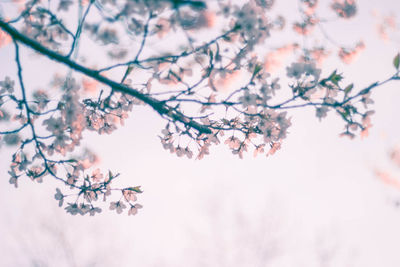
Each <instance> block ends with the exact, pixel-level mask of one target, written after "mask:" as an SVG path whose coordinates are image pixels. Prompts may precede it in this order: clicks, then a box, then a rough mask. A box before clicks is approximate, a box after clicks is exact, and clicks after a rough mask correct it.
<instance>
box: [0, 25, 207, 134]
mask: <svg viewBox="0 0 400 267" xmlns="http://www.w3.org/2000/svg"><path fill="white" fill-rule="evenodd" d="M0 28H1V29H3V30H4V31H5V32H7V33H8V34H9V35H10V36H11V37H12V38H13V39H14V40H16V41H18V42H20V43H23V44H24V45H26V46H28V47H30V48H31V49H33V50H35V51H37V52H39V53H40V54H42V55H45V56H47V57H48V58H50V59H51V60H54V61H57V62H59V63H62V64H64V65H66V66H68V67H70V68H71V69H73V70H75V71H77V72H80V73H82V74H84V75H86V76H88V77H91V78H93V79H95V80H97V81H98V82H100V83H102V84H105V85H107V86H109V87H111V88H112V89H113V90H114V91H117V92H121V93H124V94H128V95H131V96H133V97H135V98H137V99H139V100H141V101H143V102H144V103H146V104H148V105H149V106H151V107H152V108H153V109H154V110H155V111H157V112H158V113H159V114H160V115H161V116H166V117H169V118H171V119H172V120H174V121H179V122H181V123H183V124H184V125H186V126H187V127H191V128H194V129H196V130H197V131H199V132H200V133H205V134H210V133H211V130H210V128H209V127H208V126H206V125H203V124H200V123H198V122H196V121H194V120H192V119H190V118H188V117H187V116H185V115H184V114H183V113H181V112H180V111H178V110H176V109H174V108H171V107H170V106H168V105H166V104H165V103H164V102H162V101H160V100H157V99H155V98H153V97H150V96H148V95H145V94H143V93H141V92H139V91H137V90H135V89H133V88H130V87H128V86H126V85H124V84H120V83H117V82H115V81H113V80H110V79H108V78H106V77H104V76H103V75H101V74H99V72H98V71H95V70H92V69H89V68H87V67H85V66H82V65H80V64H78V63H77V62H75V61H73V60H71V59H69V58H68V57H65V56H63V55H61V54H59V53H56V52H54V51H52V50H50V49H48V48H46V47H44V46H43V45H41V44H40V43H38V42H37V41H35V40H32V39H31V38H29V37H27V36H26V35H24V34H22V33H20V32H19V31H18V30H16V29H15V28H14V27H12V26H11V25H9V24H8V23H7V22H5V21H4V20H2V19H0Z"/></svg>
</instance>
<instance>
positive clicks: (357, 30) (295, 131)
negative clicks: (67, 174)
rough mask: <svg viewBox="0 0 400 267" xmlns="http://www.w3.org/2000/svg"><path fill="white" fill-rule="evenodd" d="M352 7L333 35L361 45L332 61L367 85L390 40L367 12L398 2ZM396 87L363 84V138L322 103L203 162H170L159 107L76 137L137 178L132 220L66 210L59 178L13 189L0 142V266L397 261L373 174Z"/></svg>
mask: <svg viewBox="0 0 400 267" xmlns="http://www.w3.org/2000/svg"><path fill="white" fill-rule="evenodd" d="M277 2H280V1H277ZM322 3H324V1H322ZM359 3H360V10H359V15H358V17H357V18H355V19H354V22H353V24H351V27H345V28H340V27H339V28H334V29H332V31H334V36H335V37H336V36H337V38H342V39H343V40H346V38H354V35H357V34H359V35H360V36H362V37H363V39H364V40H365V41H366V44H367V48H366V50H365V51H364V52H363V54H362V55H361V56H360V58H359V59H358V61H357V62H356V63H355V64H353V65H351V66H343V65H342V66H340V71H341V72H344V75H345V77H346V79H347V80H348V81H354V82H355V85H356V86H367V85H369V84H371V83H372V82H375V81H377V80H383V79H384V78H386V77H388V76H389V75H390V74H392V73H393V72H394V68H393V66H392V59H393V57H394V55H395V54H396V53H397V52H398V51H399V49H400V47H399V44H398V43H397V44H394V43H389V44H385V43H384V42H383V41H381V40H378V35H377V33H376V31H375V28H374V27H375V26H374V25H375V24H376V19H375V18H372V17H371V15H370V14H371V10H372V8H376V9H377V10H380V11H381V12H382V13H383V14H389V13H390V11H391V10H392V11H393V10H400V3H399V2H397V1H388V0H387V1H359ZM378 3H379V4H378ZM23 55H26V57H28V58H29V56H28V54H27V53H25V54H23ZM13 57H14V50H13V46H7V47H4V48H1V49H0V69H1V72H0V80H2V79H3V78H4V76H6V75H15V74H13V73H15V69H16V67H15V64H14V62H13V61H12V59H13ZM30 57H31V58H33V60H32V61H34V60H38V56H30ZM25 60H27V59H25ZM44 62H46V64H47V63H48V64H52V63H49V61H44ZM33 64H34V63H29V64H28V63H27V65H26V68H24V72H25V73H26V74H25V75H26V76H27V80H29V81H31V84H41V82H42V81H41V79H42V78H40V75H43V76H44V78H46V77H45V75H46V73H45V72H44V71H43V69H38V68H36V69H35V68H33V66H35V65H33ZM336 64H337V62H336V61H335V60H332V61H331V62H329V64H328V65H326V66H325V69H327V72H330V71H331V70H333V69H335V68H337V67H338V66H337V65H336ZM49 66H50V65H49ZM35 76H36V77H35ZM38 77H39V78H38ZM42 85H43V84H42ZM399 88H400V83H399V82H398V83H397V84H395V83H392V84H390V85H387V86H383V87H380V88H378V89H377V90H376V91H374V93H373V99H374V100H375V104H374V105H373V109H374V110H375V111H376V114H375V115H373V117H372V123H373V124H374V126H373V128H372V129H371V130H370V136H369V137H368V138H365V139H363V140H361V139H360V138H357V139H355V140H348V139H344V138H340V137H339V133H340V132H341V131H342V129H343V123H342V121H340V119H339V118H338V117H337V116H336V115H334V114H333V112H331V114H330V115H329V116H328V118H327V119H324V120H322V121H321V122H319V121H318V120H317V118H316V117H315V115H314V112H315V111H314V110H313V109H309V110H301V111H300V110H299V111H292V112H291V116H292V126H291V128H290V129H289V131H290V133H289V135H288V137H287V139H286V140H285V142H284V143H283V146H282V149H281V150H280V151H278V152H277V153H276V154H275V155H273V156H271V157H268V158H265V156H260V157H258V158H253V157H252V155H251V153H249V155H247V156H246V157H245V158H244V159H243V160H240V159H238V158H237V157H235V156H234V155H232V154H231V152H230V151H229V150H228V148H227V147H226V146H225V145H223V144H221V145H219V146H217V147H214V148H212V149H211V155H209V156H207V157H206V158H204V159H203V160H201V161H198V160H188V159H182V158H177V157H176V155H172V154H169V152H167V151H165V150H164V149H163V148H162V145H161V144H160V141H159V138H158V137H157V135H158V134H159V132H160V130H161V129H162V127H163V125H164V122H163V121H162V120H161V119H160V118H159V116H158V115H157V114H155V112H153V111H152V110H151V109H150V108H147V107H137V108H134V110H133V112H132V114H131V115H130V118H129V119H128V120H127V121H126V126H125V127H122V128H120V129H119V130H117V131H116V132H114V133H113V134H112V135H110V136H108V135H107V136H106V135H104V136H98V135H96V134H93V133H87V136H88V138H86V139H85V141H84V143H83V144H82V145H84V146H87V147H90V148H91V149H93V150H94V151H95V152H97V153H98V155H99V156H100V158H101V163H100V165H99V167H100V168H101V169H102V170H104V171H106V170H108V169H111V170H115V171H117V172H120V173H121V177H120V178H119V182H118V183H120V184H121V185H141V186H142V188H143V190H144V193H143V194H141V195H139V201H138V202H139V203H141V204H142V205H143V206H144V208H143V209H141V210H140V211H139V213H138V214H137V215H136V216H134V217H131V216H130V217H128V216H127V215H126V214H124V215H117V214H115V212H112V211H108V210H107V209H106V208H105V209H104V211H103V213H101V214H100V215H97V216H95V217H88V216H85V217H82V216H71V215H70V214H67V213H65V211H64V210H63V209H60V208H58V206H57V201H56V200H55V199H54V194H55V187H58V186H60V185H59V184H57V183H56V182H54V181H52V180H51V178H50V177H47V178H46V179H45V182H44V183H43V184H36V183H32V182H31V181H30V180H29V179H24V181H22V182H21V183H20V184H19V188H18V189H14V187H13V186H12V185H10V184H9V183H8V180H9V177H8V174H7V169H8V165H9V163H10V159H11V153H12V152H13V148H11V149H8V148H5V147H2V148H1V150H0V159H1V160H0V177H2V179H0V211H1V214H2V215H1V216H0V251H2V255H3V256H2V257H0V266H274V267H286V266H287V267H289V266H296V267H301V266H304V267H313V266H324V267H326V266H346V267H347V266H349V267H350V266H352V267H355V266H360V267H380V266H384V267H398V266H400V254H399V252H398V248H399V247H400V229H399V225H400V209H399V208H396V207H395V205H394V202H395V201H396V200H400V191H396V190H395V189H393V188H390V187H389V186H387V185H385V184H383V183H382V182H381V181H379V180H378V179H377V178H376V177H375V176H374V170H375V169H377V168H380V169H385V170H389V171H390V172H391V173H393V175H394V176H396V175H397V176H396V177H398V179H400V169H398V168H397V169H396V168H395V167H393V166H392V165H391V164H390V162H389V157H388V153H389V151H390V149H391V148H393V147H394V146H395V145H399V144H400V135H399V134H400V124H399V120H398V116H399V114H400V105H399V104H398V103H399V99H400V90H399ZM282 90H284V88H283V89H282ZM330 258H331V259H332V260H331V261H330V263H329V264H328V263H326V262H324V259H326V260H328V259H330ZM34 261H36V264H37V265H33V262H34Z"/></svg>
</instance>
